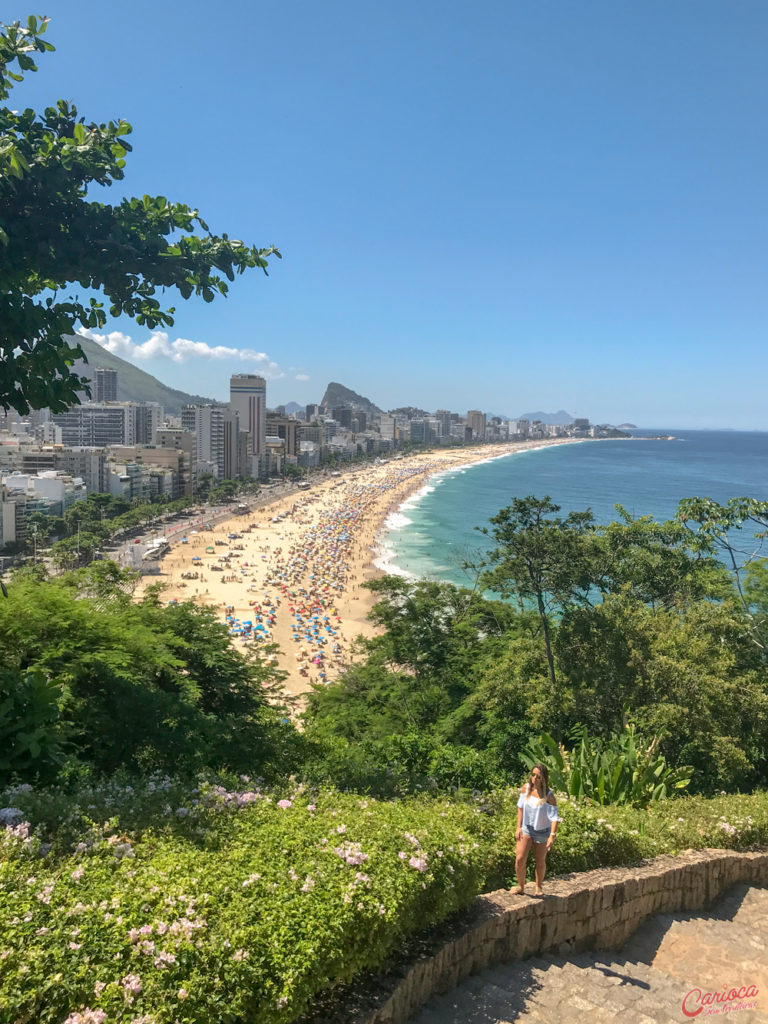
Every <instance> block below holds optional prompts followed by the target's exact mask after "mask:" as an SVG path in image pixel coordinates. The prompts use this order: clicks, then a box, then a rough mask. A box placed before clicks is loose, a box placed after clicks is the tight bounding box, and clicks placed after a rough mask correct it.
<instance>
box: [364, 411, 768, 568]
mask: <svg viewBox="0 0 768 1024" xmlns="http://www.w3.org/2000/svg"><path fill="white" fill-rule="evenodd" d="M632 433H633V438H632V440H616V441H613V440H610V441H608V440H607V441H586V442H584V443H580V444H566V445H557V446H553V447H550V448H538V449H534V450H531V451H522V452H519V453H517V454H512V455H508V456H502V457H501V458H496V459H493V460H489V461H487V462H480V463H476V464H474V465H472V466H466V467H464V468H461V469H452V470H450V471H448V472H445V473H441V474H438V475H437V476H434V477H432V478H431V479H430V480H429V482H428V483H427V484H426V485H425V486H424V487H422V488H421V490H419V491H418V492H417V493H415V494H413V495H411V497H410V498H408V499H407V500H406V501H405V502H404V503H403V505H402V506H401V507H400V509H399V510H398V511H397V512H395V513H393V514H392V515H391V516H390V517H389V518H388V520H387V523H386V527H385V530H384V532H383V533H382V535H381V538H380V542H379V546H378V551H377V558H376V564H377V565H378V566H379V568H381V569H384V570H385V571H386V572H389V573H396V574H400V575H405V576H409V577H413V578H422V577H426V578H429V579H434V580H440V581H443V582H451V583H456V584H458V585H459V586H472V585H473V583H474V576H473V575H472V574H469V573H467V572H465V571H464V570H463V569H462V563H463V562H466V561H471V560H473V559H476V558H477V557H478V556H479V555H480V554H481V553H482V552H484V551H486V550H487V548H488V547H489V546H490V544H489V539H488V538H484V537H482V536H481V535H480V534H478V533H477V531H476V530H475V529H474V528H475V527H476V526H479V527H483V526H487V525H488V520H489V519H490V518H491V516H494V515H496V513H497V512H498V511H499V509H501V508H503V507H504V506H506V505H508V504H510V502H511V501H512V499H513V498H524V497H525V496H526V495H529V494H535V495H536V496H537V497H544V496H545V495H547V494H548V495H549V496H550V498H551V499H552V501H554V502H555V503H556V504H558V505H560V506H561V508H562V512H561V513H560V514H561V515H565V514H567V513H568V512H570V511H581V510H583V509H587V508H589V509H591V510H592V513H593V515H594V517H595V519H596V521H597V522H598V523H608V522H610V521H611V520H613V519H616V518H617V515H616V510H615V508H614V505H616V504H617V503H618V504H621V505H623V506H624V507H625V508H626V509H627V511H628V512H630V513H631V514H632V515H633V516H635V517H639V516H644V515H650V516H652V517H653V518H654V519H655V520H657V521H663V520H666V519H671V518H672V516H673V515H674V513H675V511H676V509H677V503H678V501H679V500H680V499H681V498H693V497H700V498H705V497H706V498H713V499H714V500H715V501H719V502H725V501H727V500H728V499H729V498H734V497H751V498H758V499H760V500H768V432H747V431H735V430H734V431H730V430H717V431H715V430H653V431H651V430H648V431H641V430H638V431H633V432H632ZM652 434H671V435H673V437H674V440H656V439H652V438H651V436H650V435H652ZM766 553H768V552H766Z"/></svg>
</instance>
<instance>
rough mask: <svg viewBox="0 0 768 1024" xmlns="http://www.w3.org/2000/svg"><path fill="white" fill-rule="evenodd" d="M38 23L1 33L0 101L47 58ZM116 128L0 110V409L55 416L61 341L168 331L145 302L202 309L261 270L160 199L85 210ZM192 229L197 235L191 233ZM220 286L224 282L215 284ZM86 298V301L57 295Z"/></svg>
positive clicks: (71, 400) (67, 378)
mask: <svg viewBox="0 0 768 1024" xmlns="http://www.w3.org/2000/svg"><path fill="white" fill-rule="evenodd" d="M46 28H47V19H45V18H43V19H38V18H35V17H30V18H28V19H27V22H26V25H22V24H21V23H19V22H15V23H14V24H12V25H9V26H6V27H5V28H4V29H2V30H0V102H2V101H3V100H6V99H7V98H8V96H9V94H10V91H11V89H12V88H13V87H14V85H15V84H16V83H18V82H20V81H22V79H23V75H24V73H25V72H31V71H36V70H37V66H36V64H35V60H34V59H33V55H35V54H38V53H44V52H45V51H47V50H53V46H51V44H50V43H48V42H47V41H46V40H44V39H43V38H42V37H43V35H44V33H45V30H46ZM130 134H131V126H130V124H128V122H127V121H123V120H118V121H109V122H108V123H107V124H93V123H86V122H85V120H84V118H82V117H80V116H79V115H78V112H77V109H76V108H75V107H74V106H73V105H72V104H71V103H68V102H66V101H64V100H59V101H58V102H57V103H56V104H55V105H54V106H50V107H47V108H46V109H45V111H43V113H42V114H39V113H36V112H35V111H34V110H30V109H27V110H22V111H14V110H11V109H9V108H8V107H5V106H0V407H2V408H3V409H5V410H6V411H7V410H9V409H16V410H17V412H19V413H22V414H26V413H28V412H29V410H30V408H44V407H49V408H50V409H52V410H54V411H62V410H64V409H66V408H68V407H69V406H71V405H75V404H77V403H78V401H79V399H78V395H77V392H78V391H83V390H85V391H86V393H87V391H88V389H87V382H86V380H85V379H84V378H82V377H80V376H78V375H77V374H76V373H74V372H73V371H72V365H73V363H74V362H75V360H76V359H78V358H80V359H82V358H83V353H82V351H81V350H80V348H79V346H70V345H69V344H68V343H67V342H66V341H65V340H64V338H63V335H68V334H69V335H71V334H72V333H73V332H74V331H75V330H76V328H77V327H78V326H80V327H85V328H94V327H102V326H103V325H104V324H105V322H106V320H107V310H106V309H105V302H104V301H102V298H104V299H105V300H106V301H107V303H108V313H109V315H110V316H113V317H117V316H121V315H127V316H130V317H132V318H134V319H135V320H136V321H137V323H139V324H141V325H142V326H146V327H149V328H155V327H166V326H171V325H172V324H173V313H174V308H173V307H168V308H165V309H164V308H162V307H161V305H160V303H159V302H158V300H157V299H156V298H155V295H156V293H157V291H158V289H159V290H161V291H162V290H164V289H166V288H176V289H177V291H178V292H179V294H180V295H181V296H182V298H184V299H187V298H189V297H190V296H191V295H193V294H194V295H201V296H202V298H203V299H204V301H206V302H211V301H212V300H213V298H214V296H215V295H217V294H219V295H226V293H227V283H226V281H233V280H234V277H235V274H241V273H243V272H244V271H245V270H247V269H249V268H251V267H259V268H261V269H262V270H263V271H264V272H265V273H266V269H267V261H268V258H269V257H270V256H278V257H279V256H280V253H279V252H278V251H277V249H275V248H274V247H273V246H271V247H269V248H266V249H257V248H253V247H250V246H247V245H244V244H243V243H242V242H240V241H235V240H232V239H230V238H228V237H227V235H222V236H221V237H217V236H215V235H212V234H211V233H210V231H209V229H208V226H207V224H206V223H205V221H204V220H203V219H202V218H201V217H200V215H199V213H198V211H197V210H194V209H192V208H190V207H188V206H185V205H183V204H180V203H171V202H169V201H168V200H167V199H166V198H165V197H164V196H155V197H153V196H143V197H142V198H141V199H136V198H131V199H123V200H122V201H121V202H120V203H119V204H117V205H114V206H110V205H109V204H106V203H101V202H96V201H94V200H93V198H92V196H93V194H94V188H93V186H95V185H102V186H110V185H111V184H112V183H113V182H115V181H120V180H122V178H123V168H124V167H125V157H126V155H127V153H128V152H129V151H130V149H131V147H130V144H129V143H128V138H127V137H128V136H129V135H130ZM195 231H199V232H200V233H199V234H195V233H193V232H195ZM225 279H226V280H225ZM73 285H78V286H79V287H80V289H82V290H85V291H86V292H95V293H97V296H91V297H90V298H89V299H88V300H87V303H86V302H84V301H81V300H80V299H79V298H78V297H77V296H75V295H68V294H67V290H68V289H69V288H71V286H73Z"/></svg>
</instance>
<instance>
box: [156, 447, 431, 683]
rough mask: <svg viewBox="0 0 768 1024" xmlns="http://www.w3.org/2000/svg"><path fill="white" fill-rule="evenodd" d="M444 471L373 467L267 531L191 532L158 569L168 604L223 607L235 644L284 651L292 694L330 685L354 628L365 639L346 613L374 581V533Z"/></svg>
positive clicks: (303, 502) (419, 465) (287, 513)
mask: <svg viewBox="0 0 768 1024" xmlns="http://www.w3.org/2000/svg"><path fill="white" fill-rule="evenodd" d="M440 468H443V465H442V463H441V462H440V461H438V460H419V461H418V462H416V464H410V463H404V464H398V465H392V464H389V465H387V466H382V467H377V468H376V470H375V471H369V472H366V473H361V474H359V475H350V476H348V477H347V478H346V479H342V480H340V481H338V482H334V483H326V484H325V485H324V486H323V487H322V488H320V489H318V491H317V492H316V493H312V494H307V495H306V496H304V495H302V496H301V497H298V498H296V500H294V501H293V503H292V504H289V505H285V506H284V507H283V508H282V510H281V511H279V514H277V515H273V516H272V517H271V519H270V520H269V521H268V522H266V523H255V522H254V523H248V524H247V525H246V526H243V527H242V528H241V530H240V531H239V532H238V530H237V529H236V528H235V529H234V530H233V525H232V521H230V522H229V523H228V524H226V525H225V526H223V527H218V528H216V529H214V530H212V531H209V532H206V533H191V534H190V536H188V537H186V538H185V539H184V541H183V543H182V544H181V545H178V546H176V547H174V550H173V551H172V552H171V554H169V555H168V556H167V558H166V559H165V560H164V561H163V563H162V570H163V572H164V573H165V574H167V575H169V576H170V577H171V582H170V585H169V586H168V594H169V596H170V595H172V596H170V600H171V601H174V602H175V601H178V600H186V599H192V600H196V601H198V602H199V603H202V604H207V605H209V606H212V607H215V608H217V609H218V610H220V612H221V614H222V616H223V621H224V622H225V624H226V625H227V627H228V629H229V633H230V635H231V637H232V638H233V642H243V643H248V644H259V645H262V644H264V645H267V644H278V645H279V647H280V653H279V657H278V656H276V655H274V654H272V652H270V657H272V658H274V659H275V660H276V661H277V662H278V663H280V665H281V668H283V669H284V670H286V671H287V673H288V676H289V678H288V680H286V683H287V684H288V685H289V688H290V689H291V690H293V691H294V692H300V691H301V690H306V689H309V686H310V685H311V684H313V683H320V684H322V683H326V682H329V681H330V680H331V679H334V678H336V677H337V676H338V675H340V674H341V673H342V672H343V671H344V669H345V668H346V667H347V665H348V664H349V657H350V644H351V642H352V640H353V639H354V638H355V634H353V633H352V632H351V630H350V628H349V627H350V626H351V627H352V629H355V632H359V630H358V629H357V628H356V627H357V626H359V623H355V622H350V621H349V618H348V615H349V606H350V601H351V600H354V599H355V598H359V596H360V595H359V587H360V584H361V583H362V582H364V580H365V579H366V578H369V577H371V576H372V575H374V574H375V572H376V570H375V569H374V568H373V566H372V564H371V558H372V546H373V542H374V539H375V533H376V531H377V530H378V528H379V527H380V525H381V523H382V522H383V520H384V519H385V517H386V516H387V514H388V513H389V512H390V511H391V510H392V509H394V508H396V507H397V506H398V505H399V504H400V503H401V502H402V500H403V498H404V497H405V494H406V493H408V492H409V491H410V490H411V489H412V484H413V482H414V480H415V479H417V478H422V477H424V476H428V475H429V474H431V473H433V472H436V471H437V470H439V469H440ZM268 511H277V510H276V509H272V510H268ZM219 548H221V550H219ZM193 574H194V575H193ZM185 577H186V579H185ZM187 581H189V582H187ZM180 588H185V589H186V590H188V591H189V593H182V592H181V589H180ZM193 589H194V593H192V592H191V591H192V590H193ZM345 613H346V614H345Z"/></svg>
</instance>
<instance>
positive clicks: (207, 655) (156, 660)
mask: <svg viewBox="0 0 768 1024" xmlns="http://www.w3.org/2000/svg"><path fill="white" fill-rule="evenodd" d="M132 582H133V577H132V576H131V574H130V573H127V572H126V571H125V570H122V569H120V568H119V567H118V566H116V565H115V564H114V563H109V562H101V563H96V564H95V565H93V566H90V567H88V568H87V569H82V570H79V571H78V572H77V573H74V574H67V575H65V576H63V577H61V578H58V579H55V580H45V579H41V578H40V576H39V574H34V573H27V574H20V575H19V576H18V577H17V578H16V579H15V581H14V585H13V586H12V587H11V588H9V592H8V599H7V600H4V601H3V602H2V604H0V661H2V663H3V665H4V666H6V677H5V678H6V679H7V681H8V683H7V685H8V686H9V687H10V688H11V691H12V697H13V700H14V701H15V704H14V708H16V711H15V717H14V721H15V722H16V725H17V727H20V723H21V722H22V721H23V718H22V717H21V712H20V710H19V708H20V707H21V704H20V703H19V702H20V701H21V700H22V698H23V695H24V693H25V692H26V691H25V689H24V687H25V686H27V685H28V684H27V683H26V682H25V680H27V679H28V678H29V674H30V673H33V674H35V673H37V674H41V675H42V676H44V677H45V678H47V679H49V680H51V681H52V684H51V685H53V684H55V686H56V687H57V692H58V693H59V694H60V696H59V699H58V717H57V719H56V721H55V722H54V723H52V728H53V727H54V726H55V729H56V731H57V735H58V738H59V739H60V738H61V737H62V736H66V739H67V741H68V743H69V744H70V750H71V751H72V754H73V756H74V757H76V759H77V760H78V761H80V762H83V763H85V764H88V765H91V766H93V767H95V768H97V769H99V770H102V771H114V770H116V769H118V768H120V767H131V768H134V769H135V768H138V767H141V768H143V769H145V770H151V769H156V768H163V769H170V768H174V767H176V768H178V766H179V765H180V764H183V765H185V766H186V767H187V770H189V771H194V770H195V769H199V768H201V767H203V766H206V765H210V766H217V767H220V768H224V767H228V768H231V769H233V770H241V771H242V770H252V771H261V772H262V773H263V774H264V775H265V776H268V777H275V776H276V775H280V774H282V772H284V771H289V770H291V767H292V765H293V764H294V763H295V759H296V757H297V752H298V749H299V745H300V741H299V738H298V736H297V734H296V732H295V730H294V729H293V728H292V727H291V726H290V725H288V724H286V723H285V722H284V721H282V719H283V718H285V714H286V712H285V708H284V707H283V706H282V704H281V701H280V699H279V694H278V689H279V683H280V679H281V677H280V675H279V674H276V673H275V671H274V669H273V667H272V666H271V664H269V663H267V662H266V660H262V659H263V658H264V655H263V654H258V655H257V654H254V655H252V656H249V657H245V656H243V655H241V654H240V652H239V651H237V650H235V649H234V648H233V647H232V645H231V644H230V642H229V636H228V634H227V630H226V628H225V627H224V626H223V625H222V624H221V623H218V622H217V621H215V619H214V618H213V617H212V615H211V613H210V612H208V611H205V610H201V609H199V608H197V607H196V606H195V605H193V604H191V603H190V604H181V605H174V606H166V607H163V606H162V605H161V604H160V602H159V600H158V596H157V593H156V592H150V593H149V594H148V596H147V598H146V599H145V600H143V601H142V602H140V603H135V602H133V601H132V599H131V591H132V586H131V584H132ZM33 678H36V676H34V675H33ZM22 767H23V766H22V765H21V764H20V763H17V764H16V765H15V770H16V771H17V774H19V775H20V776H21V777H30V776H29V775H26V776H25V775H24V774H23V773H22V770H21V769H22ZM32 767H33V766H32V765H30V766H29V768H30V770H31V769H32Z"/></svg>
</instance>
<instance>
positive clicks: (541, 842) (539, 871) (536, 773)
mask: <svg viewBox="0 0 768 1024" xmlns="http://www.w3.org/2000/svg"><path fill="white" fill-rule="evenodd" d="M559 821H560V818H559V817H558V814H557V801H556V800H555V794H554V793H553V792H552V790H551V789H550V788H549V773H548V772H547V769H546V767H545V766H544V765H543V764H535V765H534V766H533V768H532V769H531V775H530V778H529V779H528V782H527V783H526V784H525V785H524V786H523V788H522V789H521V790H520V798H519V800H518V801H517V831H516V832H515V839H516V840H517V855H516V858H515V873H516V875H517V888H516V889H513V890H512V892H513V893H515V894H516V895H522V894H523V893H524V892H525V872H526V868H527V865H528V854H529V853H530V852H531V847H533V855H534V858H535V860H536V895H537V896H541V895H542V889H541V885H542V882H543V881H544V875H545V873H546V870H547V853H549V851H550V850H551V849H552V844H553V843H554V841H555V833H556V832H557V823H558V822H559Z"/></svg>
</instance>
